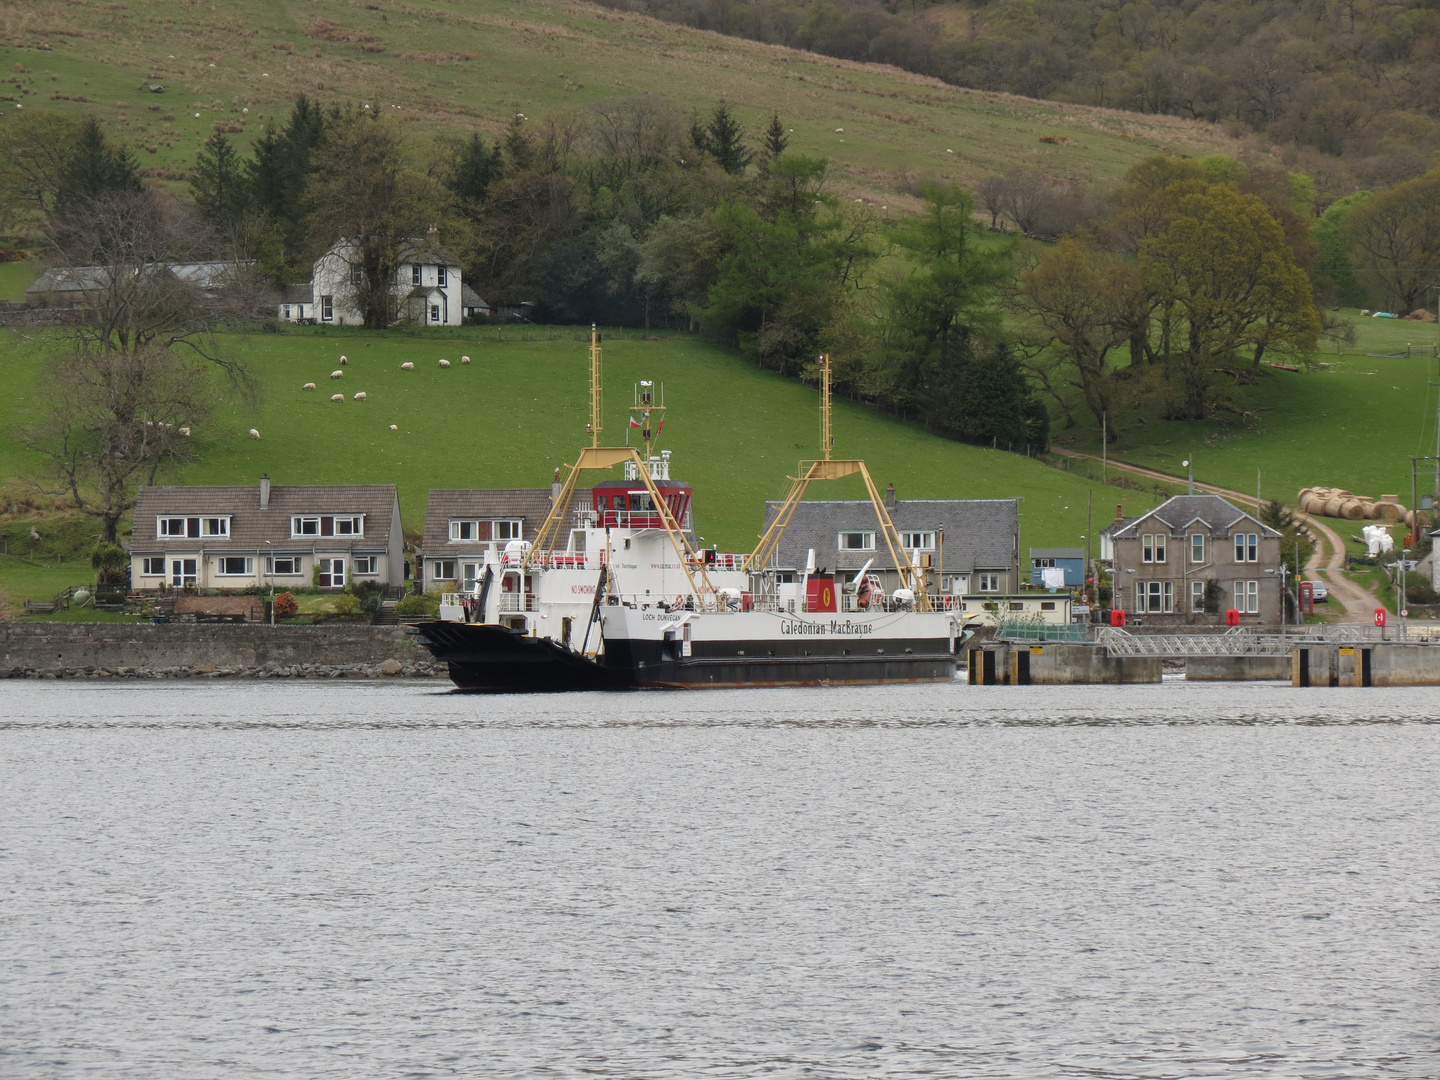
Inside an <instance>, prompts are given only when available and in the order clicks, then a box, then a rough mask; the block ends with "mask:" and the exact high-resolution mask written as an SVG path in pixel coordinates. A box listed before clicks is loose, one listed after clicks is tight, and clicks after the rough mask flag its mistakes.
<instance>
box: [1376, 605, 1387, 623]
mask: <svg viewBox="0 0 1440 1080" xmlns="http://www.w3.org/2000/svg"><path fill="white" fill-rule="evenodd" d="M1385 615H1386V611H1385V609H1384V608H1383V607H1377V608H1376V609H1375V625H1376V626H1381V627H1383V626H1384V625H1385Z"/></svg>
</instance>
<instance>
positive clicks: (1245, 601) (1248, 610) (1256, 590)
mask: <svg viewBox="0 0 1440 1080" xmlns="http://www.w3.org/2000/svg"><path fill="white" fill-rule="evenodd" d="M1232 602H1233V603H1234V605H1235V610H1236V611H1238V612H1240V613H1241V614H1243V615H1258V614H1260V582H1258V581H1237V582H1235V592H1234V595H1233V598H1232Z"/></svg>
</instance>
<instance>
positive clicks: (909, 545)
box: [900, 530, 935, 551]
mask: <svg viewBox="0 0 1440 1080" xmlns="http://www.w3.org/2000/svg"><path fill="white" fill-rule="evenodd" d="M900 546H901V547H903V548H904V549H905V550H906V551H934V550H935V533H934V532H932V531H928V530H913V531H908V532H902V533H901V534H900Z"/></svg>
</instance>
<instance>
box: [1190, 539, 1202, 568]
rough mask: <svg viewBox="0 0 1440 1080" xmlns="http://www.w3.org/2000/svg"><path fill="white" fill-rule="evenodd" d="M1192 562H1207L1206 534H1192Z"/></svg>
mask: <svg viewBox="0 0 1440 1080" xmlns="http://www.w3.org/2000/svg"><path fill="white" fill-rule="evenodd" d="M1190 561H1191V562H1192V563H1203V562H1204V561H1205V534H1204V533H1191V534H1190Z"/></svg>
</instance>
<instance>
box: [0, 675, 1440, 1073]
mask: <svg viewBox="0 0 1440 1080" xmlns="http://www.w3.org/2000/svg"><path fill="white" fill-rule="evenodd" d="M1437 700H1440V699H1437V696H1436V693H1435V692H1434V691H1433V690H1413V691H1412V690H1374V689H1371V690H1349V689H1332V690H1325V689H1314V690H1293V689H1291V688H1289V687H1284V686H1276V685H1223V684H1192V685H1187V684H1185V683H1183V682H1166V683H1164V684H1162V685H1159V686H1149V687H1065V688H1043V687H1016V688H1010V687H967V686H964V685H959V684H957V685H953V686H951V685H946V686H923V687H900V688H895V687H876V688H864V689H816V690H785V691H715V692H692V693H669V694H630V695H591V694H574V695H555V696H548V697H496V698H484V697H471V696H462V695H456V694H451V693H447V692H444V691H443V690H442V689H441V688H439V687H437V686H436V685H434V684H433V683H428V682H427V683H414V682H405V683H382V682H360V683H351V682H340V681H326V682H322V683H313V682H287V681H279V680H273V681H268V682H253V683H238V682H220V681H204V682H201V681H189V682H175V683H155V682H145V683H71V682H46V683H36V682H13V681H12V682H8V683H6V684H3V685H0V1076H3V1077H7V1078H8V1077H24V1078H42V1080H43V1078H51V1077H76V1076H104V1077H165V1078H169V1077H175V1078H187V1080H189V1078H209V1077H225V1078H232V1077H242V1078H248V1077H268V1076H274V1077H326V1078H328V1077H345V1078H350V1077H386V1078H389V1077H448V1076H475V1077H602V1078H609V1077H617V1078H651V1077H716V1078H730V1077H761V1076H765V1077H817V1078H829V1077H857V1078H858V1077H902V1076H903V1077H909V1076H916V1077H1004V1078H1026V1077H1077V1078H1081V1077H1083V1078H1110V1077H1114V1078H1146V1080H1148V1078H1169V1077H1251V1076H1254V1077H1307V1078H1308V1077H1327V1078H1328V1077H1336V1078H1340V1077H1415V1078H1421V1077H1425V1078H1434V1077H1436V1076H1440V1008H1437V1002H1440V974H1437V971H1440V968H1437V944H1436V942H1437V931H1440V904H1437V899H1440V857H1437V842H1440V815H1437V807H1440V723H1436V722H1435V717H1436V716H1437V707H1436V702H1437Z"/></svg>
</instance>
